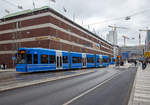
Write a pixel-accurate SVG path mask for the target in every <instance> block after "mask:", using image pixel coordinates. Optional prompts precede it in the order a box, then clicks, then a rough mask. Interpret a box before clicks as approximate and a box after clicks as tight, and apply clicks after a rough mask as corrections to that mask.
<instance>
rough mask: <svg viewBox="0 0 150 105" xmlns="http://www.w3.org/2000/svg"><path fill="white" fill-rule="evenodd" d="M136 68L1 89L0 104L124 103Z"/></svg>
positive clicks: (70, 104)
mask: <svg viewBox="0 0 150 105" xmlns="http://www.w3.org/2000/svg"><path fill="white" fill-rule="evenodd" d="M135 72H136V69H135V68H130V69H128V70H125V69H123V70H120V71H118V70H112V69H110V68H109V69H104V70H101V69H100V70H98V71H97V72H94V73H90V74H86V75H81V76H76V77H72V78H66V79H62V80H56V81H52V82H47V83H43V84H39V85H34V86H29V87H24V88H19V89H15V90H10V91H6V92H1V93H0V105H63V104H64V105H126V104H127V101H128V97H129V93H130V89H131V87H132V82H133V78H134V75H135ZM91 89H93V90H91ZM89 90H90V91H89ZM68 103H69V104H68Z"/></svg>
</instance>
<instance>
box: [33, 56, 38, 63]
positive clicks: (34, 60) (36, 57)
mask: <svg viewBox="0 0 150 105" xmlns="http://www.w3.org/2000/svg"><path fill="white" fill-rule="evenodd" d="M33 63H34V64H38V55H37V54H34V55H33Z"/></svg>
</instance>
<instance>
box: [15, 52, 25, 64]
mask: <svg viewBox="0 0 150 105" xmlns="http://www.w3.org/2000/svg"><path fill="white" fill-rule="evenodd" d="M25 58H26V55H25V54H21V53H18V56H17V63H18V64H25Z"/></svg>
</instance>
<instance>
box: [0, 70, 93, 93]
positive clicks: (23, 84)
mask: <svg viewBox="0 0 150 105" xmlns="http://www.w3.org/2000/svg"><path fill="white" fill-rule="evenodd" d="M93 72H95V70H94V71H88V72H82V73H78V74H71V75H67V76H60V77H54V78H46V79H41V80H34V81H30V82H27V83H19V84H15V85H14V84H13V85H12V86H5V87H3V88H0V92H3V91H8V90H12V89H17V88H23V87H27V86H32V85H36V84H42V83H46V82H51V81H56V80H60V79H65V78H69V77H75V76H79V75H84V74H88V73H93Z"/></svg>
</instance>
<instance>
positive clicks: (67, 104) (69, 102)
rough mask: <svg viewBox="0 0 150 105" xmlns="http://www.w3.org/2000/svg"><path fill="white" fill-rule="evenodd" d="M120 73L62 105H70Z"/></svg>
mask: <svg viewBox="0 0 150 105" xmlns="http://www.w3.org/2000/svg"><path fill="white" fill-rule="evenodd" d="M120 73H121V72H119V73H117V74H114V76H112V77H111V78H109V79H106V80H105V81H103V82H102V83H100V84H98V85H96V86H95V87H93V88H91V89H89V90H87V91H85V92H83V93H81V94H80V95H78V96H76V97H74V98H73V99H71V100H69V101H67V102H66V103H64V104H63V105H69V104H71V103H72V102H73V101H75V100H77V99H79V98H80V97H82V96H84V95H86V94H88V93H89V92H91V91H93V90H95V89H96V88H98V87H100V86H101V85H103V84H105V83H106V82H108V81H110V80H111V79H113V78H114V77H116V76H117V75H119V74H120Z"/></svg>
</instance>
